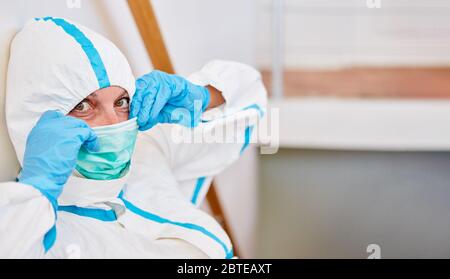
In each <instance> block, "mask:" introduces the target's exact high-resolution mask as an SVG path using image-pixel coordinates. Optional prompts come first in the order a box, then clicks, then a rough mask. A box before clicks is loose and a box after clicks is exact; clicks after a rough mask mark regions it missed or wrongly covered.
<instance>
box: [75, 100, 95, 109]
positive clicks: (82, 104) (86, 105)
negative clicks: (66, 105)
mask: <svg viewBox="0 0 450 279" xmlns="http://www.w3.org/2000/svg"><path fill="white" fill-rule="evenodd" d="M91 108H92V107H91V105H90V104H89V102H88V101H81V102H80V103H79V104H78V105H77V106H76V107H75V108H74V109H73V110H74V111H76V112H87V111H89V110H90V109H91Z"/></svg>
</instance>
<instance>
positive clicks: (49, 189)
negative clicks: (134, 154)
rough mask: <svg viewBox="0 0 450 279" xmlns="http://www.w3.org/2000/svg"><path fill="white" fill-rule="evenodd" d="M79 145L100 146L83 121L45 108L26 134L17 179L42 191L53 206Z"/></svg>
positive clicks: (66, 178)
mask: <svg viewBox="0 0 450 279" xmlns="http://www.w3.org/2000/svg"><path fill="white" fill-rule="evenodd" d="M82 145H85V146H86V148H88V149H90V150H93V151H95V150H98V148H99V147H98V142H97V136H96V135H95V133H94V131H93V130H92V129H91V128H89V126H88V125H87V124H86V123H85V122H84V121H82V120H80V119H77V118H73V117H70V116H64V115H63V114H62V113H60V112H57V111H47V112H45V113H44V114H43V115H42V116H41V118H40V119H39V121H38V122H37V124H36V126H35V127H34V128H33V129H32V130H31V132H30V134H29V135H28V139H27V144H26V149H25V155H24V159H23V168H22V172H21V173H20V175H19V178H18V181H19V182H21V183H25V184H29V185H31V186H33V187H35V188H36V189H38V190H39V191H41V193H42V194H43V195H45V196H46V197H47V198H48V199H49V200H50V202H51V203H52V204H53V207H54V208H55V209H56V208H57V199H58V197H59V195H60V194H61V192H62V190H63V187H64V184H65V183H66V182H67V180H68V179H69V176H70V175H71V174H72V171H73V170H74V168H75V165H76V162H77V157H78V151H79V150H80V147H81V146H82Z"/></svg>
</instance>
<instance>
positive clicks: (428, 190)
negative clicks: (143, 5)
mask: <svg viewBox="0 0 450 279" xmlns="http://www.w3.org/2000/svg"><path fill="white" fill-rule="evenodd" d="M151 2H152V3H153V6H154V8H155V12H156V14H157V17H158V20H159V23H160V27H161V29H162V33H163V36H164V39H165V42H166V44H167V47H168V50H169V53H170V56H171V58H172V61H173V63H174V66H175V70H176V72H177V73H179V74H182V75H185V76H186V75H189V74H190V73H192V72H194V71H196V70H198V69H200V68H201V67H202V66H203V65H204V64H205V63H207V62H208V61H209V60H212V59H228V60H235V61H239V62H243V63H247V64H250V65H252V66H254V67H256V68H257V69H258V70H260V71H261V72H262V75H263V78H264V82H265V84H266V86H267V89H268V91H269V94H270V96H271V99H270V108H272V109H277V110H278V111H279V117H277V118H275V119H274V121H275V122H276V124H277V125H278V126H277V127H278V129H277V130H278V132H279V133H277V134H276V135H273V136H277V137H278V139H279V144H280V145H279V149H278V152H276V153H275V154H270V155H269V154H266V155H262V154H260V152H259V149H258V147H257V146H256V144H255V145H252V147H251V148H249V149H248V150H247V151H246V152H245V153H244V155H243V157H242V159H241V160H240V161H239V162H237V163H236V164H234V165H233V166H231V167H230V168H229V169H227V170H226V171H225V172H224V173H222V174H221V175H219V176H218V177H217V178H216V184H217V186H218V189H217V190H218V193H219V198H220V200H221V202H222V203H223V206H224V209H225V213H226V216H227V220H228V222H229V223H230V225H231V228H232V232H233V234H234V236H235V238H236V243H235V244H236V245H237V246H238V247H239V250H240V251H241V256H242V257H244V258H253V257H256V258H367V257H370V256H371V255H373V253H374V250H371V249H368V247H376V249H375V250H377V249H378V250H377V251H376V252H377V253H376V254H377V255H378V256H381V257H383V258H417V257H418V258H441V257H445V258H448V257H450V203H449V200H450V183H449V181H450V172H449V169H450V153H449V151H450V101H449V97H450V1H449V0H426V1H425V0H339V1H336V0H245V1H242V0H152V1H151ZM43 16H57V17H66V18H69V19H72V20H75V21H77V22H80V23H82V24H83V25H86V26H88V27H90V28H92V29H94V30H96V31H98V32H99V33H101V34H104V35H105V36H106V37H108V38H109V39H111V40H112V41H113V42H115V43H116V44H117V45H118V46H119V48H120V49H121V50H122V51H123V52H124V53H125V55H126V56H127V58H128V59H129V61H130V63H131V65H132V68H133V71H134V73H135V75H136V76H139V75H142V74H144V73H147V72H148V71H150V70H151V69H152V65H151V63H150V61H149V59H148V58H147V53H146V50H145V48H144V45H143V43H142V41H141V39H140V36H139V32H138V30H137V28H136V26H135V24H134V21H133V18H132V16H131V13H130V11H129V9H128V6H127V3H126V1H125V0H80V1H76V0H69V1H66V0H37V1H36V0H16V1H6V0H2V1H0V84H1V87H0V90H1V94H0V96H2V97H1V98H0V106H1V107H2V114H1V115H0V124H1V129H0V146H1V147H2V156H1V157H2V159H1V160H2V161H1V164H0V168H1V169H2V172H1V177H0V180H2V181H3V180H8V179H13V178H14V177H15V175H16V172H17V164H16V163H11V162H12V161H13V160H12V159H11V158H15V155H14V154H13V151H12V148H11V145H10V142H9V138H8V136H7V131H6V129H5V126H4V125H5V123H4V113H3V106H4V98H3V97H4V87H5V86H4V85H5V77H6V69H7V62H8V57H9V54H8V53H9V43H10V41H11V39H12V37H13V35H14V34H15V33H16V32H17V31H18V30H19V28H20V27H21V26H23V24H24V23H25V22H26V20H28V19H30V18H34V17H43ZM270 112H271V111H270V110H269V112H268V117H269V120H271V117H272V114H271V113H270ZM243 174H245V175H243ZM204 208H205V210H208V206H207V204H205V206H204ZM370 244H375V246H373V245H372V246H369V245H370Z"/></svg>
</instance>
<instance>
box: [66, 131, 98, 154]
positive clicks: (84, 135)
mask: <svg viewBox="0 0 450 279" xmlns="http://www.w3.org/2000/svg"><path fill="white" fill-rule="evenodd" d="M72 131H73V132H74V134H75V136H76V137H78V139H79V140H80V143H81V144H80V146H81V145H83V146H84V147H86V149H88V150H89V151H93V152H96V151H98V150H99V149H100V145H99V142H98V138H97V135H96V134H95V132H94V130H92V129H91V128H89V127H85V128H83V127H79V128H74V129H72Z"/></svg>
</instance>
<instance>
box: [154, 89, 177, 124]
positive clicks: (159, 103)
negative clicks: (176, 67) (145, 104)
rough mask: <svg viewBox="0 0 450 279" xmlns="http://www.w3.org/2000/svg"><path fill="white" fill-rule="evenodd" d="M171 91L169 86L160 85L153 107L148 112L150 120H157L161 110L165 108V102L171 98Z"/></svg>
mask: <svg viewBox="0 0 450 279" xmlns="http://www.w3.org/2000/svg"><path fill="white" fill-rule="evenodd" d="M171 94H172V91H171V88H170V86H167V85H164V84H162V85H161V86H160V90H158V93H157V95H156V99H155V103H154V104H153V107H152V108H151V110H150V119H153V120H155V121H156V120H157V119H158V115H159V114H160V112H161V111H162V109H163V108H164V107H165V106H166V104H167V102H168V101H169V99H170V97H171Z"/></svg>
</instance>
